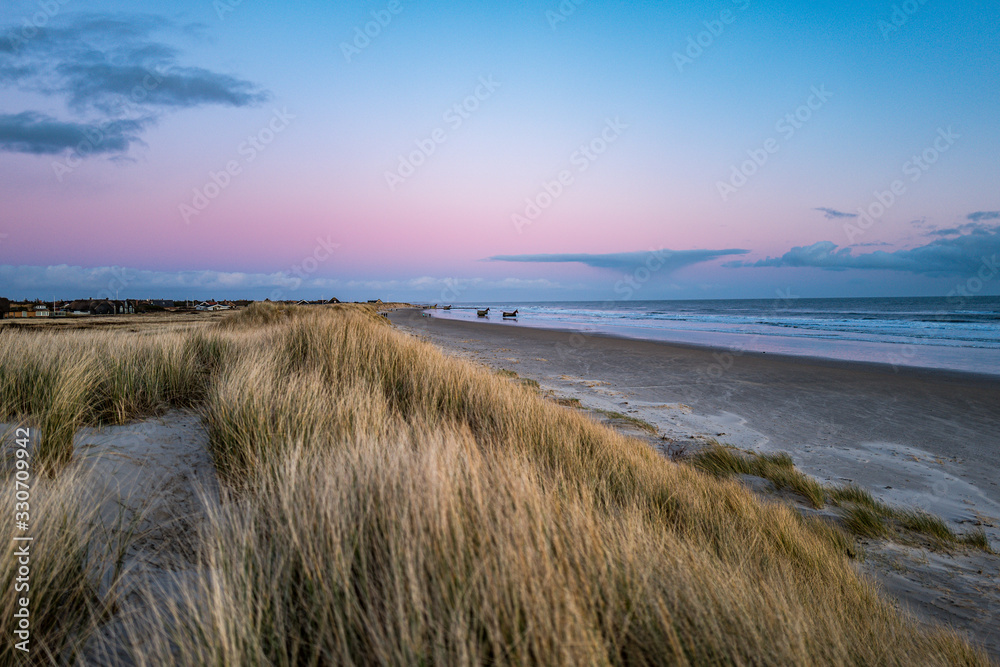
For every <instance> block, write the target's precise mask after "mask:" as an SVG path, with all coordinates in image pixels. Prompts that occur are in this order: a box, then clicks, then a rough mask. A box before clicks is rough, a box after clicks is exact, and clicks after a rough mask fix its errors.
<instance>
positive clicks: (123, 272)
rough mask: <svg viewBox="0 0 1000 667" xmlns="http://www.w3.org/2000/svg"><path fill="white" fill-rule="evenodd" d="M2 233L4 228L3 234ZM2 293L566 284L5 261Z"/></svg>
mask: <svg viewBox="0 0 1000 667" xmlns="http://www.w3.org/2000/svg"><path fill="white" fill-rule="evenodd" d="M2 239H3V234H0V240H2ZM0 285H2V287H0V296H6V297H20V296H23V295H26V294H30V295H38V294H44V295H46V297H47V298H52V295H53V294H55V296H56V297H57V298H81V297H95V298H98V297H100V298H110V297H112V296H114V295H115V293H116V292H117V293H118V294H119V296H121V298H145V297H165V298H197V297H198V295H203V296H205V295H210V294H215V295H216V296H218V297H220V298H221V297H222V296H224V295H226V294H237V293H242V294H250V293H253V294H256V295H258V296H259V297H261V298H263V297H264V296H266V295H269V294H274V293H275V290H276V291H277V293H278V294H279V296H277V297H272V298H282V299H286V298H287V299H291V298H300V297H299V296H297V295H303V296H305V295H306V294H308V293H315V292H317V291H318V290H326V293H327V294H329V293H330V291H332V290H336V291H340V290H357V289H364V290H373V291H380V292H385V291H390V290H392V291H397V292H398V291H400V290H405V291H408V292H410V293H422V294H425V295H430V296H433V297H436V295H437V294H438V293H440V294H441V295H442V297H444V296H445V295H446V294H447V296H448V297H449V298H457V297H458V296H459V295H460V294H462V293H464V292H465V291H466V290H469V289H472V288H477V289H511V290H519V289H532V290H537V289H557V288H561V287H562V285H560V284H559V283H556V282H552V281H550V280H545V279H537V280H524V279H519V278H504V279H501V280H487V279H485V278H478V277H474V278H448V277H434V276H420V277H417V278H409V279H400V280H341V279H339V278H330V277H322V276H309V277H306V278H305V279H302V278H299V277H297V276H295V275H292V274H290V273H288V272H286V271H276V272H273V273H246V272H242V271H212V270H196V271H152V270H145V269H134V268H129V267H120V266H97V267H83V266H71V265H68V264H57V265H53V266H13V265H3V264H0Z"/></svg>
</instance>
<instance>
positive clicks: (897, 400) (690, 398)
mask: <svg viewBox="0 0 1000 667" xmlns="http://www.w3.org/2000/svg"><path fill="white" fill-rule="evenodd" d="M389 318H390V320H391V321H392V322H393V323H394V324H396V325H397V326H399V327H400V328H402V329H404V330H407V331H409V332H410V333H412V334H414V335H417V336H419V337H421V338H425V339H426V340H429V341H430V342H432V343H434V344H435V345H437V346H439V347H441V348H443V349H444V350H445V351H446V352H448V353H450V354H455V355H457V356H462V357H465V358H467V359H470V360H473V361H476V362H479V363H482V364H485V365H487V366H490V367H493V368H495V369H505V370H511V371H514V372H516V373H517V374H518V375H519V376H520V377H523V378H528V379H531V380H535V381H537V382H538V383H539V385H540V388H541V390H542V391H544V392H550V393H551V394H552V395H554V396H558V397H564V398H568V399H570V400H572V399H577V400H579V402H580V403H579V404H580V405H581V406H582V407H585V408H590V409H592V410H597V411H601V410H604V411H615V412H620V413H622V414H625V415H627V416H629V417H634V418H637V419H641V420H643V421H645V422H648V423H650V424H652V425H653V426H654V427H655V428H656V430H657V438H659V439H662V441H663V442H664V443H665V444H666V445H669V446H672V447H674V448H675V451H676V449H677V448H679V450H680V451H684V450H685V449H686V448H690V449H694V448H697V447H698V446H699V445H700V444H702V443H706V442H710V441H713V440H714V441H718V442H720V443H722V444H727V445H732V446H735V447H739V448H741V449H746V450H753V451H757V452H761V453H765V452H777V451H784V452H788V453H789V454H791V456H792V458H793V460H794V462H795V464H796V466H797V467H798V468H799V469H800V470H802V471H803V472H805V473H807V474H809V475H811V476H813V477H815V478H817V479H818V480H819V481H821V482H826V483H830V484H835V485H842V484H856V485H858V486H860V487H862V488H864V489H867V490H868V491H870V492H871V493H872V494H873V495H874V496H875V497H876V498H878V499H880V500H882V501H884V502H887V503H889V504H891V505H894V506H898V507H905V508H918V509H922V510H925V511H927V512H929V513H931V514H935V515H937V516H940V517H941V518H942V519H944V520H945V521H946V522H947V523H948V525H949V526H951V527H952V528H953V529H954V530H956V531H957V532H968V531H970V530H972V529H975V528H982V529H983V530H984V531H985V532H986V534H987V536H988V538H989V540H990V543H991V545H992V546H993V548H994V549H1000V485H998V482H1000V408H998V407H997V406H1000V382H997V381H996V379H995V378H991V377H989V376H981V375H974V374H967V373H960V372H955V371H942V370H936V369H930V370H924V369H916V368H905V369H904V368H899V369H898V370H897V371H895V372H894V371H893V370H892V368H891V367H890V366H887V365H878V364H871V363H865V362H844V361H838V360H828V359H813V358H803V357H788V356H784V355H774V354H758V353H746V354H743V355H739V356H735V355H733V356H732V359H731V361H730V363H729V364H728V367H727V368H725V369H723V371H722V372H721V373H712V374H709V372H708V370H707V369H709V368H712V367H713V365H715V366H720V362H719V357H720V356H723V355H725V354H726V353H727V350H725V349H718V348H710V347H700V346H693V345H677V344H673V343H664V342H659V341H645V340H636V339H631V338H617V337H614V336H610V335H606V334H602V335H584V334H581V333H580V332H574V331H565V330H553V329H542V328H538V327H515V326H504V325H503V324H500V323H481V322H463V321H456V320H449V319H443V318H435V317H429V316H422V315H421V311H420V310H400V311H397V312H395V313H392V314H390V316H389ZM863 546H864V549H865V550H866V553H867V554H868V556H867V558H866V560H865V561H864V562H862V563H860V564H859V567H860V569H862V570H863V571H866V572H868V573H869V574H871V575H872V576H873V577H875V578H876V579H877V580H878V581H879V582H880V583H881V584H882V585H883V586H884V587H885V588H886V589H887V590H888V591H889V592H890V593H892V594H893V595H894V596H895V597H896V598H897V599H899V600H900V601H901V602H902V604H903V605H904V606H906V607H908V608H910V609H911V611H913V612H914V613H915V614H917V615H918V616H920V617H924V618H927V619H934V620H936V621H939V622H945V623H948V624H951V625H954V626H955V627H959V628H962V629H965V630H967V631H970V632H972V633H973V634H974V635H975V636H976V637H977V638H978V639H979V640H980V641H982V642H984V643H985V644H986V645H987V646H988V648H989V650H990V651H991V652H992V653H993V655H994V656H996V657H1000V638H997V637H994V636H993V631H992V628H993V627H995V624H996V623H998V622H1000V585H998V582H1000V567H998V559H997V558H996V557H995V556H977V555H968V554H966V555H962V554H950V555H941V554H936V553H932V552H928V551H926V550H923V549H914V548H910V547H900V546H899V545H895V544H887V543H883V542H880V541H877V540H873V541H871V542H870V543H865V544H864V545H863ZM904 570H905V572H904Z"/></svg>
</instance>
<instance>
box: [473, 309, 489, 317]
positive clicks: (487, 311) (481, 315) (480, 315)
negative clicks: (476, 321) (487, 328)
mask: <svg viewBox="0 0 1000 667" xmlns="http://www.w3.org/2000/svg"><path fill="white" fill-rule="evenodd" d="M489 312H490V309H489V308H487V309H486V310H478V309H477V310H476V315H478V316H479V317H486V315H487V314H488V313H489Z"/></svg>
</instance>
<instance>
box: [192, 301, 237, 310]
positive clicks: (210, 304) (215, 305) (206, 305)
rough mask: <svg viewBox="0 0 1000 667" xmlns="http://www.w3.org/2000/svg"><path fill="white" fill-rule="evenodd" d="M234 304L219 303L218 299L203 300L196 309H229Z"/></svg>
mask: <svg viewBox="0 0 1000 667" xmlns="http://www.w3.org/2000/svg"><path fill="white" fill-rule="evenodd" d="M231 307H232V306H227V305H226V304H224V303H219V302H218V301H203V302H201V303H199V304H198V305H197V306H195V307H194V309H195V310H206V311H214V310H229V309H230V308H231Z"/></svg>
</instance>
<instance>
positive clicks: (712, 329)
mask: <svg viewBox="0 0 1000 667" xmlns="http://www.w3.org/2000/svg"><path fill="white" fill-rule="evenodd" d="M486 306H489V307H490V314H489V317H488V318H479V317H477V316H476V312H475V309H476V308H485V307H486ZM515 308H516V309H517V310H518V318H517V319H516V320H504V319H503V317H502V312H501V311H503V310H507V311H512V310H514V309H515ZM429 312H431V313H432V314H433V316H434V317H441V318H450V319H463V320H474V321H489V322H505V323H506V324H508V325H509V326H529V327H532V326H533V327H544V328H551V329H565V330H570V331H578V332H585V333H598V334H609V335H617V336H623V337H629V338H640V339H648V340H658V341H666V342H676V343H685V344H693V345H705V346H711V347H718V348H725V349H726V350H728V351H729V352H730V353H731V354H740V353H742V352H768V353H776V354H788V355H796V356H809V357H820V358H827V359H839V360H844V361H864V362H875V363H883V364H889V365H891V366H894V367H897V368H898V367H917V368H936V369H947V370H955V371H965V372H973V373H983V374H989V375H998V376H1000V297H997V296H979V297H955V298H940V297H916V298H907V297H896V298H862V299H859V298H841V299H803V298H792V297H788V298H782V297H777V298H774V299H732V300H704V301H611V302H598V301H554V302H536V303H478V304H454V305H453V307H452V309H451V310H448V311H445V310H441V309H440V308H438V309H437V310H432V311H429Z"/></svg>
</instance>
